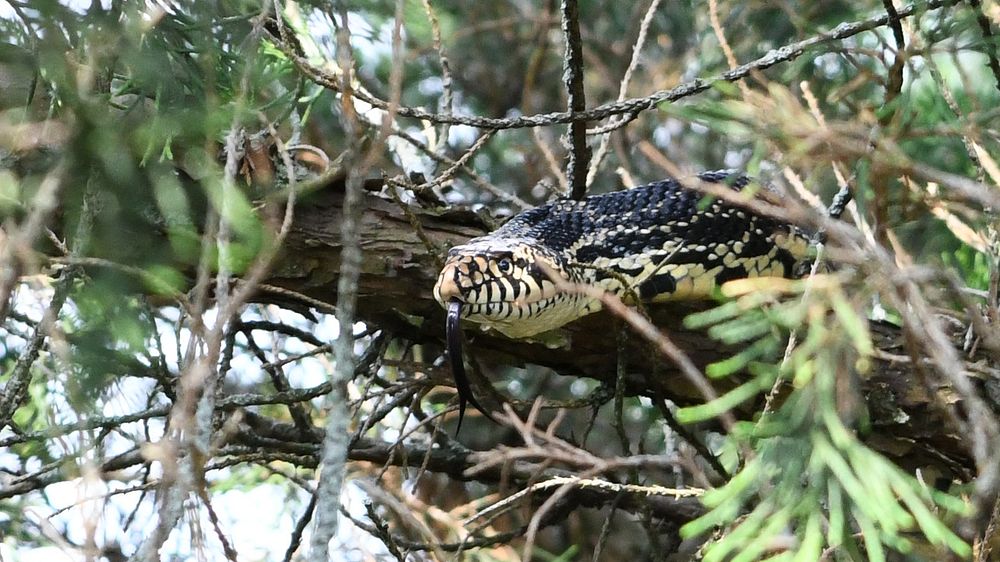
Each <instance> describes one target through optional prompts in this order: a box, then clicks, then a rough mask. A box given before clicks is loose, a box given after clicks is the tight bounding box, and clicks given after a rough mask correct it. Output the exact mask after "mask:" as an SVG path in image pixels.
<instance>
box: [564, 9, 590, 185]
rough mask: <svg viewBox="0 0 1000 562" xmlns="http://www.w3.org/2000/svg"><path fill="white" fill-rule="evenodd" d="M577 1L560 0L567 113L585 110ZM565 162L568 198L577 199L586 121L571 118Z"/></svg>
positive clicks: (585, 156)
mask: <svg viewBox="0 0 1000 562" xmlns="http://www.w3.org/2000/svg"><path fill="white" fill-rule="evenodd" d="M576 2H577V0H562V30H563V37H564V40H565V42H566V54H565V55H564V57H563V83H564V84H565V85H566V104H567V106H568V107H569V114H570V116H572V115H574V114H575V113H578V112H581V111H584V110H585V109H587V100H586V97H585V95H584V91H583V44H582V41H581V40H580V10H579V7H578V6H577V3H576ZM569 143H570V151H569V161H568V162H567V163H566V181H567V182H568V183H569V189H570V197H572V198H573V199H576V200H577V201H579V200H580V199H583V198H584V196H585V195H586V194H587V181H586V180H587V168H588V165H589V163H590V149H589V148H588V147H587V122H586V121H583V120H573V121H571V122H570V125H569Z"/></svg>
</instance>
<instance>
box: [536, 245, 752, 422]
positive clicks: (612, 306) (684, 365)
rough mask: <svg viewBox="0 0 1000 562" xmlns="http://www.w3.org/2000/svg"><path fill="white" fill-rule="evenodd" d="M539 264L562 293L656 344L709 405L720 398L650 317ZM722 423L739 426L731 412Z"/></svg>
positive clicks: (617, 299) (722, 416) (602, 292)
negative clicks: (590, 303)
mask: <svg viewBox="0 0 1000 562" xmlns="http://www.w3.org/2000/svg"><path fill="white" fill-rule="evenodd" d="M539 264H540V265H541V266H542V267H543V269H545V270H546V273H547V274H548V276H549V279H550V280H551V281H552V282H553V283H554V284H555V285H556V287H557V288H558V289H559V290H560V291H564V292H568V293H577V294H582V295H585V296H587V297H590V298H592V299H596V300H598V301H600V302H601V304H602V305H603V306H604V307H605V308H607V309H608V311H610V312H611V313H612V314H614V315H615V316H618V317H619V318H621V319H623V320H625V322H627V323H628V324H629V325H630V326H631V327H632V329H634V330H635V331H636V332H638V333H639V335H641V336H642V337H643V338H645V339H646V340H647V341H649V342H650V343H652V344H653V345H655V346H656V348H657V349H658V350H659V351H660V352H661V353H663V354H664V355H666V356H667V357H668V358H669V359H670V360H671V361H673V362H674V364H675V365H677V367H678V369H680V371H681V374H683V375H684V377H685V378H687V379H688V381H689V382H690V383H691V384H693V385H694V387H695V388H696V389H697V390H698V392H699V393H701V395H702V397H703V398H704V399H705V400H706V401H707V402H711V401H713V400H715V399H717V398H718V397H719V395H718V394H717V393H716V392H715V389H714V388H712V385H711V384H709V382H708V379H706V378H705V375H704V374H702V373H701V371H699V370H698V367H696V366H695V365H694V363H693V362H692V361H691V358H690V357H688V356H687V354H685V353H684V351H682V350H681V349H680V348H679V347H677V345H676V344H674V343H673V342H672V341H670V339H669V338H668V337H667V336H666V334H664V333H663V332H661V331H660V330H659V329H658V328H657V327H656V326H655V325H654V324H653V323H652V322H651V321H650V320H649V319H648V318H646V317H644V316H643V315H642V314H640V313H638V312H636V311H635V310H632V309H631V308H629V307H628V306H626V305H625V303H624V302H622V300H621V299H620V298H619V297H618V296H617V295H614V294H612V293H608V292H606V291H603V290H601V289H600V288H598V287H595V286H593V285H583V284H579V283H570V282H569V281H566V280H565V279H563V278H562V277H561V276H560V275H559V274H558V273H557V272H555V271H554V270H552V268H550V267H547V266H546V265H545V264H544V263H542V262H539ZM720 420H721V422H722V425H723V427H725V428H726V431H729V430H731V429H732V427H733V425H734V424H735V423H736V418H735V417H733V414H732V412H728V411H727V412H724V413H722V414H721V415H720Z"/></svg>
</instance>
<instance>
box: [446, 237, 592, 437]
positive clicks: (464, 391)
mask: <svg viewBox="0 0 1000 562" xmlns="http://www.w3.org/2000/svg"><path fill="white" fill-rule="evenodd" d="M547 271H548V272H553V274H555V275H562V276H563V277H564V278H567V279H568V278H569V276H568V274H567V273H566V272H565V268H564V267H563V266H562V264H561V262H560V261H559V260H558V258H556V257H555V256H553V255H550V254H549V253H547V252H546V251H545V250H544V249H541V248H538V247H537V246H536V245H533V244H531V242H530V241H528V240H518V239H512V238H504V239H499V238H492V237H489V236H485V237H482V238H476V239H474V240H472V241H470V242H469V243H468V244H463V245H461V246H456V247H454V248H452V249H451V251H450V252H449V253H448V259H447V260H446V261H445V264H444V267H443V268H442V269H441V273H440V275H439V276H438V280H437V283H436V284H435V285H434V298H435V299H436V300H437V301H438V302H439V303H440V304H441V306H443V307H444V308H445V309H446V310H447V311H448V322H447V330H446V334H447V341H448V358H449V361H450V363H451V369H452V375H453V376H454V378H455V386H456V388H457V389H458V399H459V401H458V404H459V428H460V427H461V423H462V417H463V415H464V412H465V405H466V403H470V404H472V405H473V406H475V407H476V409H478V410H479V411H481V412H483V414H485V415H486V416H487V417H490V415H489V413H488V412H487V411H485V410H484V409H483V408H482V407H481V406H480V405H479V403H478V402H476V399H475V396H474V395H473V393H472V388H471V386H470V385H469V381H468V378H467V376H466V373H465V364H464V361H463V357H462V333H461V328H460V325H459V321H460V319H462V318H465V319H468V320H470V321H473V322H476V323H479V324H482V325H484V326H488V327H492V328H495V329H497V330H498V331H500V332H502V333H504V334H505V335H507V336H510V337H527V336H530V335H533V334H537V333H539V332H543V331H546V330H550V329H553V328H556V327H558V326H561V325H562V324H565V323H566V322H567V321H568V320H566V319H564V318H565V316H566V311H569V312H568V313H569V314H570V316H571V317H570V318H569V319H572V318H575V317H577V316H579V315H578V314H576V312H574V309H573V307H572V304H573V302H572V301H573V298H572V297H570V298H567V297H568V295H566V294H563V293H561V292H560V290H559V288H558V287H557V286H556V284H555V283H553V281H552V279H551V278H550V277H549V273H547ZM567 305H570V306H567ZM560 310H562V311H564V312H563V313H560ZM553 313H555V314H554V315H553ZM490 419H493V418H492V417H490Z"/></svg>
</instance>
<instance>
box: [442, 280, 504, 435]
mask: <svg viewBox="0 0 1000 562" xmlns="http://www.w3.org/2000/svg"><path fill="white" fill-rule="evenodd" d="M461 320H462V301H460V300H458V299H452V300H451V301H450V302H448V322H447V325H446V327H447V339H448V361H449V362H450V363H451V374H452V376H453V377H454V378H455V389H456V390H458V427H457V428H456V429H455V435H458V432H459V431H462V419H464V418H465V405H466V403H468V404H472V406H473V407H475V408H476V409H477V410H479V411H480V412H482V413H483V415H484V416H486V417H487V418H489V419H491V420H493V421H496V420H494V419H493V416H491V415H490V414H489V412H487V411H486V409H485V408H483V407H482V406H481V405H480V404H479V402H477V401H476V397H475V395H474V394H473V393H472V387H471V386H470V385H469V378H468V376H466V374H465V362H464V361H463V360H462V327H461V325H460V322H461Z"/></svg>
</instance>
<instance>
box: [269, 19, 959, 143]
mask: <svg viewBox="0 0 1000 562" xmlns="http://www.w3.org/2000/svg"><path fill="white" fill-rule="evenodd" d="M960 1H961V0H930V1H929V2H926V3H919V4H909V5H907V6H904V7H903V8H901V9H899V10H897V14H898V16H899V18H900V19H903V18H908V17H911V16H913V15H915V14H917V13H924V12H926V11H927V10H934V9H938V8H942V7H946V6H953V5H955V4H958V3H959V2H960ZM891 19H892V18H891V17H890V16H889V15H888V14H880V15H877V16H873V17H871V18H868V19H864V20H858V21H854V22H846V23H842V24H840V25H838V26H837V27H835V28H834V29H832V30H830V31H827V32H824V33H819V34H817V35H814V36H812V37H809V38H808V39H803V40H802V41H797V42H795V43H789V44H787V45H785V46H782V47H779V48H777V49H773V50H771V51H770V52H768V53H767V54H766V55H764V56H762V57H760V58H758V59H755V60H753V61H751V62H748V63H746V64H744V65H741V66H739V67H737V68H735V69H733V70H730V71H728V72H724V73H722V74H720V75H717V76H714V77H711V78H707V79H703V78H699V79H696V80H692V81H690V82H685V83H684V84H681V85H679V86H676V87H674V88H671V89H669V90H660V91H657V92H654V93H652V94H650V95H648V96H644V97H641V98H631V99H627V100H624V101H621V102H612V103H607V104H603V105H600V106H598V107H595V108H593V109H589V110H586V111H578V112H575V111H574V112H570V111H560V112H552V113H543V114H535V115H525V116H519V117H511V118H504V119H500V118H491V117H481V116H471V115H448V114H441V113H433V112H429V111H425V110H422V109H418V108H413V107H406V106H401V107H399V108H398V109H397V114H398V115H400V116H402V117H409V118H415V119H425V120H427V121H431V122H433V123H450V124H453V125H468V126H470V127H478V128H482V129H517V128H524V127H543V126H548V125H556V124H565V123H571V122H573V121H599V120H602V119H605V118H607V117H611V116H614V115H624V114H631V113H637V112H642V111H645V110H648V109H652V108H654V107H656V106H657V105H659V104H661V103H665V102H673V101H677V100H679V99H682V98H686V97H689V96H692V95H695V94H698V93H701V92H704V91H706V90H709V89H711V88H712V85H713V84H714V83H715V82H719V81H725V82H735V81H737V80H741V79H743V78H746V77H747V76H749V75H750V74H752V73H753V72H755V71H759V70H764V69H767V68H770V67H772V66H774V65H776V64H780V63H783V62H788V61H792V60H795V59H797V58H798V57H800V56H802V55H803V54H805V52H806V51H807V50H808V49H810V48H812V47H815V46H817V45H822V44H824V43H828V42H831V41H839V40H841V39H847V38H848V37H853V36H855V35H858V34H859V33H864V32H866V31H871V30H873V29H877V28H879V27H884V26H885V25H887V24H888V23H889V21H891ZM279 46H280V47H281V49H282V51H283V52H284V53H285V54H286V55H287V56H288V57H289V58H290V60H292V61H293V62H294V63H295V65H296V67H298V69H299V70H300V71H301V72H302V73H303V74H304V75H305V76H307V77H308V78H309V79H311V80H312V81H314V82H315V83H316V84H319V85H320V86H324V87H327V88H332V89H335V90H338V91H340V82H341V80H340V78H339V77H337V76H332V75H329V74H328V73H326V72H324V71H323V70H321V69H319V68H317V67H315V66H313V65H311V64H310V63H309V62H308V61H307V60H305V59H304V58H303V57H301V56H299V55H298V54H296V53H295V52H294V50H292V49H291V48H290V47H288V46H287V45H284V44H279ZM351 93H352V95H355V96H357V97H358V99H361V100H362V101H365V102H366V103H369V104H371V105H372V106H374V107H376V108H379V109H387V108H388V102H386V101H385V100H380V99H378V98H375V97H373V96H371V95H370V94H366V93H363V92H361V91H358V90H352V92H351Z"/></svg>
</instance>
